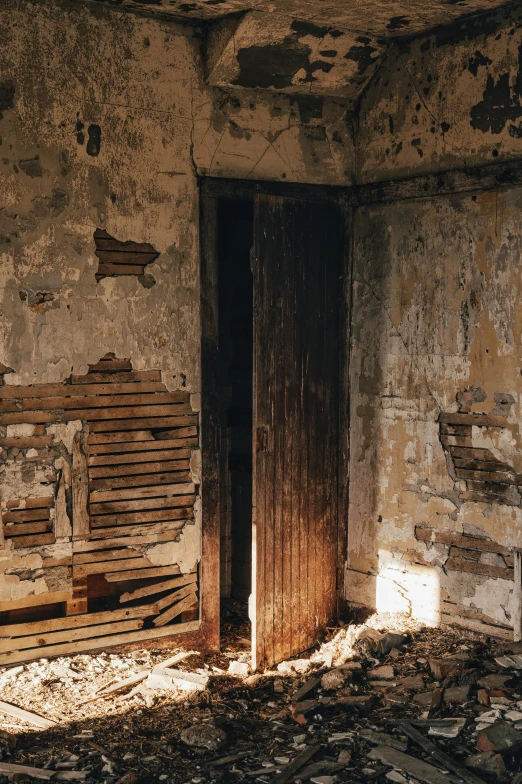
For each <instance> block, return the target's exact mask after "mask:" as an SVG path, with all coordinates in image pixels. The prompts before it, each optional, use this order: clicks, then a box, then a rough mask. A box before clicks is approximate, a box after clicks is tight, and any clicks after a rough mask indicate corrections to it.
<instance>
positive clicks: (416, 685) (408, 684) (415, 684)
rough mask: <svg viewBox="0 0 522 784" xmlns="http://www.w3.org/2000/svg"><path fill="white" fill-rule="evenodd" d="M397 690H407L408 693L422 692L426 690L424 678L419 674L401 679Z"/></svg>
mask: <svg viewBox="0 0 522 784" xmlns="http://www.w3.org/2000/svg"><path fill="white" fill-rule="evenodd" d="M397 688H398V689H405V690H407V691H422V689H423V688H424V676H423V675H420V674H419V675H408V676H407V677H406V678H400V680H399V681H398V682H397Z"/></svg>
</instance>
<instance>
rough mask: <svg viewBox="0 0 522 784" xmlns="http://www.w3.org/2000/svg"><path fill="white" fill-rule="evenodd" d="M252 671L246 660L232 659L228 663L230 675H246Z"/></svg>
mask: <svg viewBox="0 0 522 784" xmlns="http://www.w3.org/2000/svg"><path fill="white" fill-rule="evenodd" d="M249 672H250V667H249V666H248V664H247V663H246V662H238V661H231V662H230V664H229V665H228V674H229V675H240V676H245V675H248V673H249Z"/></svg>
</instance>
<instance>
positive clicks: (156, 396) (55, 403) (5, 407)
mask: <svg viewBox="0 0 522 784" xmlns="http://www.w3.org/2000/svg"><path fill="white" fill-rule="evenodd" d="M63 388H64V389H73V388H74V387H63ZM0 389H1V387H0ZM177 397H178V396H177V395H176V394H172V393H170V392H152V393H150V394H134V395H93V396H85V395H82V396H78V397H76V396H74V397H65V396H61V395H60V396H56V397H39V398H37V397H30V398H22V399H20V400H18V399H16V400H4V401H3V402H1V403H0V412H1V413H9V412H20V411H54V410H56V409H58V410H69V409H75V410H81V409H83V408H96V409H102V410H105V408H111V410H112V409H115V410H118V408H117V407H122V406H123V407H124V414H123V416H125V417H126V416H129V414H128V410H127V409H128V406H133V407H134V406H148V407H151V406H158V405H168V406H169V409H168V412H170V410H171V409H170V406H171V405H172V406H175V407H176V408H175V409H173V410H174V411H175V413H180V414H183V413H191V411H192V409H191V408H190V405H188V404H187V403H181V402H180V401H179V400H178V399H177ZM144 410H145V413H148V411H149V410H150V409H149V408H147V409H144ZM168 412H167V413H168ZM151 415H152V413H151ZM91 416H93V414H91ZM79 418H80V417H79ZM82 418H83V417H82Z"/></svg>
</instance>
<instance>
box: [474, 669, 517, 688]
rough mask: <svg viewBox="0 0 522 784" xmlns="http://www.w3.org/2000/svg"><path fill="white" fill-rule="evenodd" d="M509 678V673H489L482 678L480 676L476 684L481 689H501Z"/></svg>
mask: <svg viewBox="0 0 522 784" xmlns="http://www.w3.org/2000/svg"><path fill="white" fill-rule="evenodd" d="M509 680H511V676H510V675H499V674H497V673H491V674H490V675H485V676H484V678H481V679H480V680H479V681H478V682H477V685H478V686H479V687H480V688H481V689H503V688H504V686H505V685H506V683H507V681H509Z"/></svg>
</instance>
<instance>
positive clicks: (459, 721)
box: [428, 718, 466, 738]
mask: <svg viewBox="0 0 522 784" xmlns="http://www.w3.org/2000/svg"><path fill="white" fill-rule="evenodd" d="M465 726H466V719H464V718H454V719H438V720H436V721H434V723H433V725H432V726H431V727H430V728H429V730H428V735H431V736H432V737H434V738H457V737H458V736H459V735H460V733H461V732H462V730H463V729H464V727H465Z"/></svg>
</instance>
